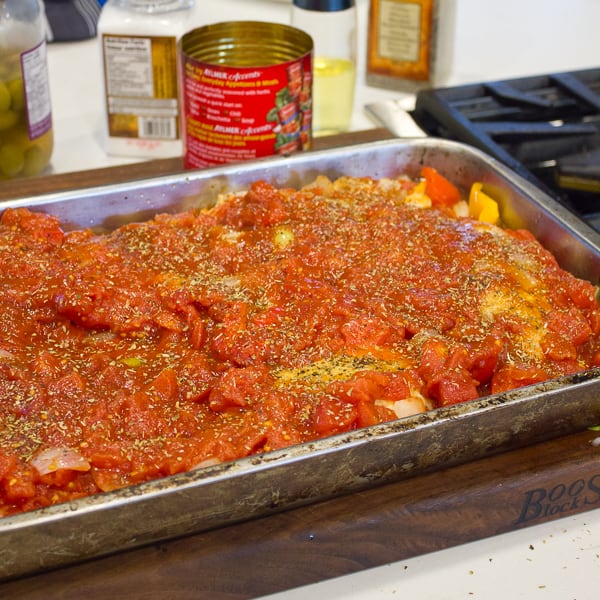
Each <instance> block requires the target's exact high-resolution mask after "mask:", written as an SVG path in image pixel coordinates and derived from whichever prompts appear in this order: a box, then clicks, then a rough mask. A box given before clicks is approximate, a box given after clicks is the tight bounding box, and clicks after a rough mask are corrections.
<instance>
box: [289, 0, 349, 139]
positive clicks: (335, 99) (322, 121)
mask: <svg viewBox="0 0 600 600" xmlns="http://www.w3.org/2000/svg"><path fill="white" fill-rule="evenodd" d="M292 25H293V26H294V27H297V28H298V29H302V30H304V31H305V32H306V33H308V34H309V35H310V36H311V37H312V38H313V43H314V63H313V107H314V108H313V134H314V135H315V136H323V135H332V134H335V133H340V132H342V131H346V130H348V129H349V127H350V124H351V119H352V108H353V106H354V92H355V85H356V6H355V2H354V0H294V3H293V6H292Z"/></svg>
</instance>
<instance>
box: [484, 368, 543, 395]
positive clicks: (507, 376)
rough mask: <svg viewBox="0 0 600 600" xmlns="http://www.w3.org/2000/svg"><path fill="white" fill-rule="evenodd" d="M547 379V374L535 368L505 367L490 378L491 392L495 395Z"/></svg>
mask: <svg viewBox="0 0 600 600" xmlns="http://www.w3.org/2000/svg"><path fill="white" fill-rule="evenodd" d="M546 379H548V374H547V373H546V372H545V371H544V370H543V369H540V368H539V367H536V366H525V365H524V366H516V365H505V366H502V367H500V368H499V369H498V370H497V371H496V372H495V373H494V375H493V376H492V380H491V392H492V394H497V393H500V392H506V391H508V390H512V389H515V388H518V387H522V386H526V385H531V384H533V383H539V382H540V381H545V380H546Z"/></svg>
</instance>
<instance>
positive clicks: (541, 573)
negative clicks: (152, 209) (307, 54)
mask: <svg viewBox="0 0 600 600" xmlns="http://www.w3.org/2000/svg"><path fill="white" fill-rule="evenodd" d="M442 1H443V2H456V3H457V4H456V9H457V11H456V23H455V29H454V30H455V47H454V55H453V60H452V66H453V68H452V71H451V77H450V79H449V80H448V84H449V85H454V84H460V83H468V82H475V81H483V80H495V79H500V78H504V77H506V78H511V77H517V76H526V75H532V74H539V73H547V72H553V71H561V70H574V69H581V68H590V67H597V66H599V65H600V36H598V35H597V26H598V23H600V2H598V0H570V1H569V2H565V1H564V0H503V2H497V1H492V0H442ZM197 5H198V6H197V13H198V22H197V23H194V24H193V25H192V27H195V26H198V25H202V24H204V23H209V22H217V21H223V20H229V19H231V18H235V19H236V20H238V19H239V20H244V19H252V20H269V21H273V22H284V23H287V22H289V11H290V0H197ZM357 6H358V15H359V40H358V56H359V61H358V81H357V89H356V97H355V108H354V114H353V119H352V127H351V128H352V130H361V129H368V128H372V127H374V123H373V122H372V121H371V120H370V119H369V118H368V117H367V116H366V114H365V113H364V110H363V107H364V104H365V103H367V102H374V101H378V100H386V99H398V98H401V99H402V101H403V104H404V105H405V106H406V108H410V107H411V106H412V103H413V101H414V97H413V96H411V95H408V94H400V93H398V92H394V91H390V90H382V89H377V88H370V87H367V86H366V85H365V73H364V64H365V56H364V55H365V41H366V27H367V10H368V1H367V0H358V2H357ZM48 60H49V68H50V86H51V96H52V106H53V120H54V134H55V148H54V153H53V158H52V163H51V171H50V172H53V173H64V172H70V171H79V170H86V169H94V168H99V167H105V166H112V165H121V164H130V163H133V162H137V161H138V160H139V159H131V158H124V157H114V156H112V157H109V156H107V155H106V154H105V153H104V151H103V149H102V144H101V126H102V102H103V99H102V96H101V79H100V77H101V66H100V52H99V47H98V40H96V39H92V40H87V41H84V42H73V43H59V44H51V45H49V50H48ZM0 185H1V183H0ZM598 480H599V484H598V485H599V488H600V461H599V474H598ZM399 535H401V532H399ZM265 566H266V567H267V565H265ZM267 568H268V567H267ZM599 590H600V509H595V510H593V511H590V512H587V513H582V514H580V515H577V516H575V517H569V518H565V519H559V520H557V521H554V522H551V523H545V524H542V525H538V526H534V527H530V528H527V529H524V530H521V531H516V532H513V533H510V534H505V535H500V536H496V537H493V538H490V539H487V540H482V541H478V542H473V543H470V544H466V545H463V546H459V547H456V548H452V549H448V550H444V551H440V552H436V553H433V554H429V555H425V556H421V557H416V558H413V559H409V560H403V561H400V562H398V563H392V564H389V565H385V566H382V567H378V568H376V569H370V570H367V571H362V572H360V573H357V574H354V575H350V576H346V577H342V578H337V579H332V580H329V581H325V582H322V583H319V584H315V585H310V586H306V587H304V588H299V589H296V590H291V591H289V592H284V593H280V594H276V595H273V596H269V597H268V598H269V599H270V600H304V599H306V598H327V599H328V600H342V599H345V600H367V599H368V600H378V599H383V598H386V599H391V598H400V597H403V598H411V599H417V598H418V599H419V600H427V599H430V598H431V599H436V600H439V599H462V598H465V599H466V598H485V599H486V600H496V599H498V600H505V599H506V598H511V599H512V600H517V599H521V598H522V599H527V600H530V599H535V598H540V599H543V600H555V599H556V600H558V599H560V600H588V599H589V600H592V599H595V598H597V597H598V593H599ZM265 600H266V597H265Z"/></svg>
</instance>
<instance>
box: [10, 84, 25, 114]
mask: <svg viewBox="0 0 600 600" xmlns="http://www.w3.org/2000/svg"><path fill="white" fill-rule="evenodd" d="M7 87H8V91H9V92H10V96H11V107H12V109H13V110H16V111H21V110H25V90H24V89H23V80H22V79H13V80H12V81H9V82H8V85H7Z"/></svg>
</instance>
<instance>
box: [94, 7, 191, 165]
mask: <svg viewBox="0 0 600 600" xmlns="http://www.w3.org/2000/svg"><path fill="white" fill-rule="evenodd" d="M194 7H195V0H107V2H106V4H105V5H104V6H103V8H102V12H101V13H100V19H99V21H98V38H99V43H100V49H101V55H102V67H103V74H104V77H103V92H104V104H105V117H104V137H105V150H106V152H107V154H114V155H121V156H133V157H142V158H166V157H171V156H181V155H182V153H183V142H182V135H181V123H180V102H179V89H178V88H179V84H178V74H177V43H178V41H179V39H180V38H181V36H182V35H183V34H184V33H185V32H186V31H187V30H188V29H191V28H192V27H193V26H194V23H195V11H194Z"/></svg>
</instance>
